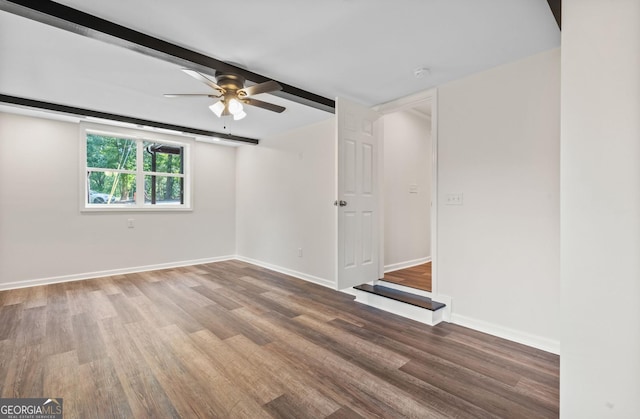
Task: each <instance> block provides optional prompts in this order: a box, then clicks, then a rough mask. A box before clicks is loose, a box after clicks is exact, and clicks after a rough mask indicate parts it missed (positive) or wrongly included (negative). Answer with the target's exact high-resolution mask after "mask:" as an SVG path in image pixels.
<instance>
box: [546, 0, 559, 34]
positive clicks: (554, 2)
mask: <svg viewBox="0 0 640 419" xmlns="http://www.w3.org/2000/svg"><path fill="white" fill-rule="evenodd" d="M547 3H549V8H551V13H553V17H555V18H556V23H557V24H558V28H560V30H562V0H547Z"/></svg>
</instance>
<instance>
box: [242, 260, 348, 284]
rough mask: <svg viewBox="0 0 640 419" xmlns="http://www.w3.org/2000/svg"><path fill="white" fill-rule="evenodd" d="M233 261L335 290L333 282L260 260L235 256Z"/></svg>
mask: <svg viewBox="0 0 640 419" xmlns="http://www.w3.org/2000/svg"><path fill="white" fill-rule="evenodd" d="M235 259H237V260H239V261H242V262H246V263H250V264H252V265H256V266H260V267H262V268H266V269H269V270H272V271H275V272H279V273H281V274H285V275H289V276H293V277H296V278H298V279H302V280H305V281H309V282H313V283H314V284H318V285H322V286H324V287H327V288H331V289H336V284H335V282H333V281H330V280H328V279H324V278H319V277H317V276H313V275H309V274H305V273H302V272H298V271H294V270H292V269H288V268H283V267H282V266H277V265H272V264H270V263H267V262H263V261H261V260H256V259H251V258H248V257H245V256H239V255H236V257H235Z"/></svg>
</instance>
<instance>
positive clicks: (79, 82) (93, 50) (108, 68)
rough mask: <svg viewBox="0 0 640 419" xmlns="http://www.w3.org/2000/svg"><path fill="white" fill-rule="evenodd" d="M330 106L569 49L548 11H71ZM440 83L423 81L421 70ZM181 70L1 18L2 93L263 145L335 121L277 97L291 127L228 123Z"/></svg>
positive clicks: (396, 4) (381, 2)
mask: <svg viewBox="0 0 640 419" xmlns="http://www.w3.org/2000/svg"><path fill="white" fill-rule="evenodd" d="M58 2H59V3H62V4H65V5H68V6H71V7H74V8H77V9H79V10H82V11H84V12H87V13H90V14H93V15H96V16H99V17H102V18H104V19H107V20H110V21H112V22H115V23H118V24H121V25H124V26H127V27H130V28H132V29H135V30H138V31H140V32H143V33H146V34H149V35H152V36H155V37H158V38H161V39H164V40H166V41H169V42H172V43H175V44H178V45H181V46H183V47H186V48H189V49H192V50H195V51H197V52H200V53H203V54H205V55H209V56H211V57H213V58H216V59H219V60H222V61H226V62H233V63H236V64H239V65H240V66H241V67H245V68H247V69H248V70H250V71H253V72H255V73H259V74H262V75H264V76H267V77H271V78H274V79H276V80H279V81H281V82H284V83H287V84H290V85H293V86H296V87H299V88H301V89H304V90H308V91H310V92H313V93H316V94H319V95H322V96H325V97H328V98H335V97H337V96H341V97H347V98H349V99H352V100H356V101H359V102H362V103H364V104H366V105H376V104H381V103H384V102H388V101H391V100H394V99H397V98H401V97H404V96H407V95H409V94H412V93H416V92H420V91H424V90H426V89H429V88H432V87H434V86H438V85H441V84H443V83H446V82H448V81H451V80H454V79H458V78H461V77H463V76H466V75H469V74H472V73H476V72H479V71H482V70H486V69H489V68H491V67H495V66H497V65H500V64H503V63H507V62H511V61H515V60H517V59H520V58H524V57H526V56H529V55H532V54H535V53H537V52H541V51H544V50H548V49H551V48H554V47H557V46H559V45H560V32H559V30H558V27H557V25H556V22H555V20H554V18H553V15H552V13H551V11H550V10H549V6H548V5H547V2H546V0H482V1H478V0H395V1H393V2H392V1H389V0H325V1H313V2H312V1H306V2H302V1H300V0H297V1H295V0H271V1H265V0H236V1H234V2H222V1H211V0H209V1H204V0H201V1H197V0H193V1H184V2H177V1H174V0H126V1H125V0H111V1H104V0H59V1H58ZM420 67H427V68H429V69H430V73H429V74H428V75H426V76H425V77H423V78H420V79H417V78H415V77H414V74H413V73H414V70H415V69H416V68H420ZM209 91H210V90H208V88H207V86H205V85H204V84H201V83H199V82H198V81H196V80H194V79H192V78H190V77H189V76H187V75H185V74H184V73H182V72H181V71H179V67H178V66H176V65H174V64H170V63H167V62H163V61H161V60H158V59H156V58H151V57H148V56H145V55H142V54H139V53H136V52H133V51H130V50H127V49H124V48H121V47H117V46H114V45H109V44H106V43H103V42H101V41H98V40H94V39H89V38H85V37H83V36H81V35H77V34H73V33H70V32H66V31H64V30H61V29H57V28H54V27H51V26H47V25H45V24H42V23H38V22H35V21H31V20H28V19H25V18H22V17H19V16H16V15H12V14H9V13H7V12H0V93H3V94H8V95H14V96H21V97H26V98H31V99H38V100H44V101H50V102H55V103H60V104H65V105H70V106H77V107H83V108H88V109H93V110H99V111H104V112H110V113H115V114H122V115H128V116H134V117H138V118H143V119H150V120H155V121H159V122H165V123H171V124H176V125H184V126H189V127H193V128H200V129H205V130H211V131H220V132H229V133H232V134H235V135H242V136H248V137H253V138H264V137H265V136H268V135H271V134H274V133H277V132H283V131H287V130H290V129H292V128H295V127H297V126H301V125H306V124H309V123H312V122H315V121H320V120H322V119H326V118H328V117H330V114H327V113H326V112H323V111H319V110H316V109H313V108H309V107H306V106H303V105H300V104H297V103H293V102H290V101H287V100H285V99H282V98H278V97H274V96H271V95H261V96H260V97H259V98H260V99H262V100H266V101H269V102H273V103H277V104H281V105H283V106H286V107H287V110H286V111H285V112H284V113H282V114H276V113H272V112H268V111H265V110H262V109H257V108H250V107H248V106H247V107H246V108H247V113H248V116H247V118H245V119H244V120H242V121H237V122H234V121H227V119H229V118H223V119H222V120H221V119H218V118H217V117H215V116H214V115H213V114H212V113H211V111H209V110H208V109H207V106H208V105H210V104H211V103H213V100H212V99H208V98H204V99H202V98H198V99H168V98H164V97H163V96H162V94H163V93H208V92H209Z"/></svg>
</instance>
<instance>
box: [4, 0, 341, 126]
mask: <svg viewBox="0 0 640 419" xmlns="http://www.w3.org/2000/svg"><path fill="white" fill-rule="evenodd" d="M0 10H4V11H6V12H9V13H13V14H16V15H19V16H22V17H26V18H28V19H32V20H35V21H38V22H41V23H45V24H47V25H51V26H55V27H57V28H60V29H64V30H67V31H70V32H73V33H77V34H79V35H82V36H86V37H89V38H93V39H98V40H100V41H104V42H107V43H109V44H112V45H117V46H120V47H124V48H127V49H130V50H133V51H136V52H140V53H142V54H146V55H149V56H152V57H155V58H159V59H161V60H163V61H167V62H170V63H173V64H177V65H180V66H182V67H187V68H192V69H194V70H198V71H201V72H204V73H210V74H211V73H212V71H215V70H221V71H228V72H232V73H236V74H239V75H241V76H243V77H244V78H245V79H247V80H250V81H252V82H254V83H263V82H265V81H269V80H272V79H270V78H268V77H265V76H263V75H261V74H257V73H254V72H251V71H249V70H246V69H244V68H240V67H237V66H234V65H232V64H229V63H225V62H224V61H220V60H217V59H215V58H212V57H209V56H207V55H204V54H200V53H198V52H195V51H192V50H190V49H187V48H183V47H181V46H179V45H176V44H172V43H170V42H167V41H163V40H161V39H158V38H155V37H153V36H150V35H146V34H144V33H142V32H138V31H135V30H133V29H130V28H127V27H125V26H122V25H118V24H116V23H113V22H110V21H108V20H105V19H102V18H99V17H97V16H93V15H90V14H88V13H85V12H81V11H80V10H77V9H74V8H71V7H68V6H65V5H62V4H59V3H56V2H53V1H50V0H38V1H33V0H0ZM276 81H277V82H278V83H279V84H280V85H281V86H282V90H281V91H279V92H274V93H271V94H272V95H274V96H279V97H282V98H284V99H287V100H291V101H293V102H297V103H300V104H303V105H306V106H311V107H313V108H316V109H320V110H323V111H325V112H331V113H335V101H334V100H332V99H328V98H325V97H322V96H319V95H317V94H315V93H311V92H308V91H306V90H302V89H299V88H297V87H294V86H291V85H288V84H286V83H282V82H280V81H278V80H276Z"/></svg>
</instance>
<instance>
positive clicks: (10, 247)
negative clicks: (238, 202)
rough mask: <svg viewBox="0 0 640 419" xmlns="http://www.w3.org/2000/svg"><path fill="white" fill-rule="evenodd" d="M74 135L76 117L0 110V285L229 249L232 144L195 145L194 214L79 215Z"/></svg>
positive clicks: (209, 254)
mask: <svg viewBox="0 0 640 419" xmlns="http://www.w3.org/2000/svg"><path fill="white" fill-rule="evenodd" d="M165 137H166V136H165ZM79 141H80V132H79V126H78V124H77V123H72V122H61V121H54V120H48V119H40V118H33V117H28V116H22V115H13V114H6V113H0V288H1V287H3V286H4V287H8V286H17V285H19V284H15V283H16V282H23V281H30V280H41V279H47V278H52V277H68V276H74V275H75V276H83V275H86V274H90V273H95V272H101V271H110V270H119V269H130V268H135V267H143V266H149V265H158V264H168V263H176V262H182V261H191V260H197V259H208V258H214V257H222V256H229V255H233V254H234V252H235V149H234V148H231V147H222V146H215V145H209V144H203V143H194V145H193V147H192V154H193V169H194V177H193V181H194V210H193V211H190V212H162V213H151V212H143V213H140V212H136V213H132V212H128V213H81V212H80V210H79V208H80V203H79V200H80V198H79V189H80V187H79V179H78V177H79V172H80V170H79V169H78V164H79V162H80V159H79V150H80V146H79ZM128 218H134V219H135V228H133V229H128V228H127V219H128ZM24 284H25V285H26V284H28V283H27V282H24Z"/></svg>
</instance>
